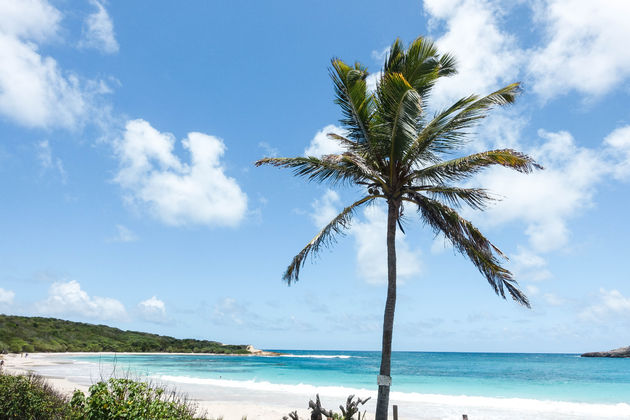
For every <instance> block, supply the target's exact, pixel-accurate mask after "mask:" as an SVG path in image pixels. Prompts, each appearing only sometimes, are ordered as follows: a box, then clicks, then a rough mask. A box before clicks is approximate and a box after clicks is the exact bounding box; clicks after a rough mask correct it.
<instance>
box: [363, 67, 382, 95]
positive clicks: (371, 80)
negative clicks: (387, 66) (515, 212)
mask: <svg viewBox="0 0 630 420" xmlns="http://www.w3.org/2000/svg"><path fill="white" fill-rule="evenodd" d="M382 76H383V72H382V71H377V72H375V73H370V74H369V75H368V77H367V78H366V79H365V84H366V88H367V90H368V92H374V91H376V85H377V84H378V82H379V80H381V77H382Z"/></svg>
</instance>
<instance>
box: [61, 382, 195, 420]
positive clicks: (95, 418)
mask: <svg viewBox="0 0 630 420" xmlns="http://www.w3.org/2000/svg"><path fill="white" fill-rule="evenodd" d="M70 407H71V410H72V412H73V413H74V415H75V416H76V417H74V418H76V419H81V420H101V419H177V420H180V419H181V420H193V419H200V418H205V417H196V416H195V412H196V407H195V406H193V405H191V404H190V403H189V402H188V401H187V400H186V399H185V398H183V397H181V396H179V395H178V394H177V393H176V392H165V390H164V389H163V388H159V387H152V386H151V385H149V384H148V383H146V382H137V381H133V380H131V379H115V378H111V379H110V380H109V381H107V382H98V383H97V384H94V385H92V386H91V387H90V392H89V395H88V396H87V397H86V396H85V395H84V394H83V392H81V391H75V393H74V395H73V396H72V400H71V401H70ZM77 413H78V415H77Z"/></svg>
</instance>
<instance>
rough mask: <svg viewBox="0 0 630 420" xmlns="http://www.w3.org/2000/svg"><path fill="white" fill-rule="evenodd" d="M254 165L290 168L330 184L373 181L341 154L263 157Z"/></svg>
mask: <svg viewBox="0 0 630 420" xmlns="http://www.w3.org/2000/svg"><path fill="white" fill-rule="evenodd" d="M254 164H255V165H256V166H262V165H271V166H275V167H279V168H291V169H293V173H294V174H295V175H297V176H301V177H305V178H307V179H308V180H309V181H318V182H324V181H328V182H330V183H332V184H337V183H340V182H353V183H361V182H367V181H373V180H372V177H371V176H370V174H369V173H365V172H363V168H362V167H361V166H358V165H356V164H354V163H351V162H349V161H348V160H347V159H346V160H344V159H343V156H342V155H325V156H322V157H321V159H320V158H317V157H314V156H308V157H295V158H263V159H260V160H258V161H256V162H255V163H254Z"/></svg>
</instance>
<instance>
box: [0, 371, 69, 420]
mask: <svg viewBox="0 0 630 420" xmlns="http://www.w3.org/2000/svg"><path fill="white" fill-rule="evenodd" d="M0 417H1V418H2V419H7V420H13V419H15V420H40V419H42V420H48V419H51V420H53V419H54V420H56V419H71V418H73V413H72V409H71V407H70V405H69V404H68V402H67V400H66V398H65V397H64V396H63V395H62V394H60V393H58V392H57V391H55V390H54V389H52V387H51V386H50V385H49V384H48V383H46V381H44V379H43V378H42V377H40V376H36V375H28V376H26V375H19V376H18V375H7V374H0Z"/></svg>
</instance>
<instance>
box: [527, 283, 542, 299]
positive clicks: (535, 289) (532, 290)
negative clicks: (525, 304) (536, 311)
mask: <svg viewBox="0 0 630 420" xmlns="http://www.w3.org/2000/svg"><path fill="white" fill-rule="evenodd" d="M525 290H527V294H528V295H529V296H536V295H537V294H538V293H540V289H539V288H538V286H534V285H533V284H528V285H527V286H525Z"/></svg>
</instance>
